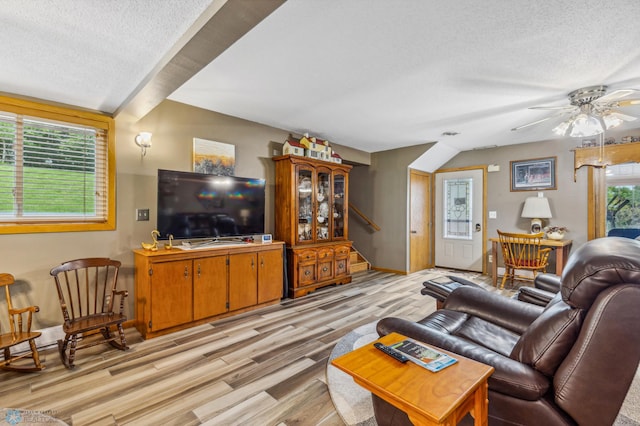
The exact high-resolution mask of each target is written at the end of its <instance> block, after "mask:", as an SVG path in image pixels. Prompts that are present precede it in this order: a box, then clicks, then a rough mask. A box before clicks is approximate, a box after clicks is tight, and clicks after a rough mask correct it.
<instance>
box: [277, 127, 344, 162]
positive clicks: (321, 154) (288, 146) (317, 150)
mask: <svg viewBox="0 0 640 426" xmlns="http://www.w3.org/2000/svg"><path fill="white" fill-rule="evenodd" d="M282 154H283V155H296V156H298V157H308V158H313V159H315V160H322V161H329V162H331V163H342V157H340V155H338V153H337V152H335V151H334V150H333V149H331V145H330V144H329V141H327V140H322V139H319V138H316V137H310V136H309V134H308V133H307V134H305V135H304V136H303V137H302V138H300V139H296V138H294V137H293V136H291V135H289V137H288V138H287V140H286V141H285V143H284V145H283V147H282Z"/></svg>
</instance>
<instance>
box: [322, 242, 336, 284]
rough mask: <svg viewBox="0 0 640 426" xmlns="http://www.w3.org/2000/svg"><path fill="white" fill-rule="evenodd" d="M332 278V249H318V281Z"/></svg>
mask: <svg viewBox="0 0 640 426" xmlns="http://www.w3.org/2000/svg"><path fill="white" fill-rule="evenodd" d="M331 278H333V249H332V248H321V249H318V281H324V280H330V279H331Z"/></svg>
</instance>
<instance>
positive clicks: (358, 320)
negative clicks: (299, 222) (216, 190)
mask: <svg viewBox="0 0 640 426" xmlns="http://www.w3.org/2000/svg"><path fill="white" fill-rule="evenodd" d="M436 272H438V271H435V270H425V271H422V272H418V273H415V274H411V275H394V274H389V273H381V272H371V271H370V272H362V273H358V274H356V276H354V281H353V283H351V284H348V285H343V286H337V287H330V288H325V289H321V290H319V291H317V292H315V293H313V294H310V295H308V296H306V297H303V298H299V299H296V300H291V299H286V300H283V301H282V302H281V303H280V304H279V305H274V306H270V307H267V308H264V309H261V310H258V311H254V312H249V313H246V314H242V315H238V316H235V317H231V318H226V319H223V320H220V321H217V322H213V323H210V324H205V325H202V326H198V327H194V328H191V329H188V330H184V331H180V332H177V333H173V334H170V335H167V336H161V337H157V338H153V339H149V340H146V341H144V340H142V339H141V337H140V335H139V334H138V333H137V331H136V330H134V329H128V330H127V341H128V343H129V346H130V347H131V349H130V350H128V351H126V352H122V351H118V350H115V349H113V348H111V347H110V346H107V345H98V346H95V347H93V348H90V349H85V350H81V351H78V353H77V358H76V369H75V370H73V371H69V370H67V369H65V368H64V367H63V366H62V364H61V362H60V359H59V357H58V354H57V351H56V350H55V349H53V348H51V349H46V350H43V351H41V358H42V359H43V361H44V363H45V364H46V366H47V369H46V370H44V371H42V372H40V373H34V374H24V373H22V374H20V373H14V372H7V371H1V372H0V382H1V383H2V388H1V390H0V401H1V402H0V406H1V407H5V408H20V409H23V410H34V411H36V412H41V413H46V414H50V415H52V416H54V417H57V418H59V419H61V420H63V421H65V422H67V423H68V424H73V425H159V424H162V425H181V426H182V425H201V424H202V425H231V424H242V425H294V424H295V425H342V424H343V422H342V420H341V419H340V417H339V416H338V414H337V413H336V411H335V408H334V406H333V403H332V402H331V398H330V396H329V393H328V390H327V385H326V376H325V369H326V362H327V358H328V356H329V354H330V353H331V350H332V349H333V347H334V345H335V343H336V342H337V341H338V340H339V339H340V338H341V337H343V336H344V335H345V334H347V333H348V332H349V331H351V330H353V329H354V328H356V327H359V326H360V325H364V324H367V323H370V322H372V321H376V320H378V319H380V318H383V317H386V316H399V317H405V318H408V319H413V320H417V319H420V318H422V317H423V316H424V315H425V313H427V312H429V311H431V310H432V309H434V307H435V301H434V300H433V299H432V298H430V297H426V296H422V295H421V294H420V289H421V288H422V282H423V281H424V280H425V279H426V278H427V277H431V276H435V275H434V273H436ZM440 272H441V271H440ZM484 278H485V279H486V278H487V277H484Z"/></svg>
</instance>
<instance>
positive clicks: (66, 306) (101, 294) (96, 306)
mask: <svg viewBox="0 0 640 426" xmlns="http://www.w3.org/2000/svg"><path fill="white" fill-rule="evenodd" d="M119 269H120V262H119V261H117V260H112V259H108V258H87V259H77V260H71V261H68V262H65V263H63V264H62V265H60V266H57V267H55V268H53V269H52V270H51V275H52V276H53V277H54V279H55V283H56V288H57V290H58V298H59V299H60V308H61V309H62V316H63V318H64V324H63V325H62V330H63V331H64V332H65V338H64V340H58V351H59V352H60V358H61V359H62V363H63V364H64V365H65V366H66V367H67V368H73V367H74V361H75V353H76V350H77V349H83V348H87V347H91V346H95V345H99V344H102V343H109V344H110V345H111V346H113V347H114V348H117V349H120V350H123V351H124V350H126V349H129V348H128V347H127V342H126V339H125V335H124V329H123V327H122V323H123V322H125V321H126V320H127V317H126V316H125V315H124V301H125V298H126V297H127V296H128V292H127V291H126V290H117V288H116V286H117V283H118V271H119ZM116 298H118V299H119V303H118V304H116ZM115 306H119V309H118V311H117V312H116V311H115V310H114V307H115ZM112 327H114V328H115V329H117V332H116V333H114V332H113V331H112V329H111V328H112ZM95 331H100V333H102V336H103V337H104V339H99V340H95V339H94V340H88V339H87V341H86V342H85V343H84V344H82V345H80V346H78V336H79V335H82V338H83V340H84V339H85V338H86V337H87V336H88V335H89V334H95V333H92V332H95Z"/></svg>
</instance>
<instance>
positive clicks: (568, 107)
mask: <svg viewBox="0 0 640 426" xmlns="http://www.w3.org/2000/svg"><path fill="white" fill-rule="evenodd" d="M529 109H543V110H549V111H563V110H566V111H570V110H574V109H576V107H575V106H574V105H564V106H534V107H529Z"/></svg>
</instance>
